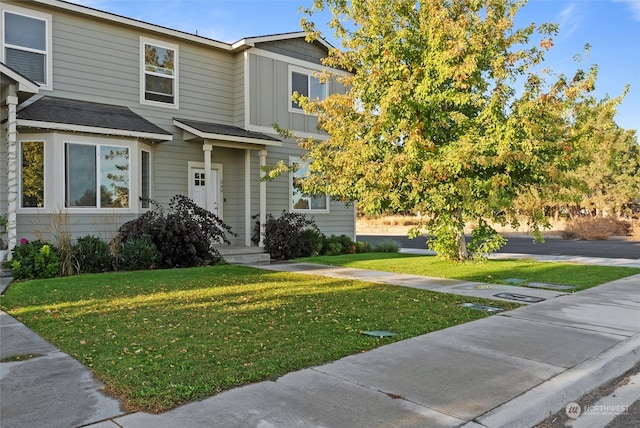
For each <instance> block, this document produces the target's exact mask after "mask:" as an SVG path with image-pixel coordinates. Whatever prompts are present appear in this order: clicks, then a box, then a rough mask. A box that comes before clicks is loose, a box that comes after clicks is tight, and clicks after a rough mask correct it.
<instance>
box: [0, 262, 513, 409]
mask: <svg viewBox="0 0 640 428" xmlns="http://www.w3.org/2000/svg"><path fill="white" fill-rule="evenodd" d="M388 256H389V255H386V257H388ZM400 260H402V259H397V261H400ZM408 260H409V259H407V261H408ZM514 275H515V273H514ZM461 302H475V303H481V304H489V305H492V306H499V307H502V308H505V309H512V308H515V307H517V306H518V305H517V304H515V303H507V302H497V301H487V300H483V299H477V298H469V297H460V296H454V295H448V294H441V293H434V292H429V291H423V290H416V289H411V288H405V287H395V286H388V285H379V284H372V283H366V282H357V281H347V280H338V279H329V278H324V277H316V276H309V275H305V274H290V273H278V272H270V271H264V270H260V269H252V268H248V267H241V266H232V265H221V266H213V267H204V268H192V269H176V270H156V271H143V272H121V273H110V274H99V275H80V276H74V277H66V278H56V279H47V280H37V281H28V282H17V283H14V284H12V285H11V286H10V288H9V289H8V290H7V294H6V296H4V297H2V308H3V310H5V311H7V312H9V313H10V314H11V315H13V316H14V317H16V318H17V319H19V320H20V321H22V322H23V323H25V324H26V325H27V326H29V327H30V328H32V329H33V330H35V331H36V332H38V333H39V334H41V335H42V336H44V337H45V338H46V339H47V340H49V341H50V342H52V343H53V344H54V345H56V346H58V347H59V348H60V349H62V350H63V351H64V352H66V353H68V354H70V355H72V356H73V357H75V358H76V359H78V360H79V361H80V362H82V363H83V364H85V365H86V366H88V367H90V368H91V369H92V370H93V371H94V372H95V373H96V375H97V376H98V377H99V378H100V379H101V380H102V381H104V382H105V384H106V385H107V391H108V392H109V393H111V394H113V395H116V396H118V397H119V398H121V399H122V400H123V402H124V403H125V405H126V407H127V408H128V409H129V410H146V411H151V412H157V411H165V410H168V409H170V408H172V407H174V406H176V405H179V404H181V403H184V402H187V401H192V400H198V399H203V398H205V397H208V396H211V395H213V394H216V393H218V392H220V391H222V390H225V389H228V388H232V387H234V386H238V385H242V384H246V383H250V382H257V381H261V380H265V379H270V378H274V377H277V376H280V375H282V374H284V373H287V372H290V371H293V370H298V369H301V368H304V367H310V366H314V365H318V364H322V363H325V362H328V361H333V360H336V359H339V358H341V357H344V356H346V355H350V354H354V353H358V352H362V351H365V350H368V349H372V348H375V347H377V346H380V345H383V344H386V343H390V342H391V341H395V340H402V339H407V338H409V337H413V336H417V335H420V334H424V333H428V332H430V331H434V330H439V329H443V328H446V327H450V326H453V325H456V324H460V323H464V322H467V321H471V320H474V319H478V318H481V317H484V316H487V314H486V313H485V312H481V311H477V310H473V309H467V308H462V307H459V306H457V304H459V303H461ZM363 330H390V331H393V332H396V333H398V335H397V336H395V337H392V338H386V339H379V338H372V337H368V336H364V335H362V334H361V331H363Z"/></svg>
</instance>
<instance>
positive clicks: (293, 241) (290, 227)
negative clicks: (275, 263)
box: [264, 211, 322, 260]
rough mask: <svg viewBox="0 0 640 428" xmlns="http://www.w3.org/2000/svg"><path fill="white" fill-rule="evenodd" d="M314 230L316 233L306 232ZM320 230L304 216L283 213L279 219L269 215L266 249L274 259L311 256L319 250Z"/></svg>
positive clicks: (266, 227)
mask: <svg viewBox="0 0 640 428" xmlns="http://www.w3.org/2000/svg"><path fill="white" fill-rule="evenodd" d="M307 230H314V231H315V232H316V233H312V232H306V231H307ZM319 236H322V234H321V233H320V229H318V226H316V224H315V222H314V221H313V219H308V218H306V217H305V216H304V214H300V213H291V212H286V211H283V212H282V215H281V216H280V217H278V218H275V217H273V216H272V215H271V214H268V215H267V222H266V225H265V236H264V249H265V251H267V252H268V253H269V254H271V258H272V259H276V260H289V259H295V258H296V257H302V256H303V255H311V252H312V251H314V249H316V248H317V245H318V240H319V239H320V238H319Z"/></svg>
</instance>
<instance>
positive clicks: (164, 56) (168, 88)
mask: <svg viewBox="0 0 640 428" xmlns="http://www.w3.org/2000/svg"><path fill="white" fill-rule="evenodd" d="M141 52H142V59H141V63H142V84H141V91H140V92H141V102H142V103H143V104H155V105H166V106H170V107H178V47H177V46H176V45H172V44H169V43H164V42H157V41H154V40H150V39H141Z"/></svg>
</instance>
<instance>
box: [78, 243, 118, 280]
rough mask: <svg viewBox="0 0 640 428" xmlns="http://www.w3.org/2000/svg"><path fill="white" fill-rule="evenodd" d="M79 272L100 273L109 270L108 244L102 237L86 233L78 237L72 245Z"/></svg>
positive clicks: (109, 254)
mask: <svg viewBox="0 0 640 428" xmlns="http://www.w3.org/2000/svg"><path fill="white" fill-rule="evenodd" d="M74 253H75V255H76V259H77V260H78V265H79V267H80V273H100V272H107V271H109V270H111V251H109V244H107V243H106V242H104V241H103V240H102V239H100V238H98V237H96V236H92V235H87V236H83V237H81V238H78V239H77V241H76V244H75V245H74Z"/></svg>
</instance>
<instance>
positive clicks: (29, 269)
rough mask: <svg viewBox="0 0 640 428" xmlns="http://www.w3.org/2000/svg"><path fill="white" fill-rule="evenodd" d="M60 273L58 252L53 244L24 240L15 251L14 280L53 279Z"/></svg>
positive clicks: (12, 271)
mask: <svg viewBox="0 0 640 428" xmlns="http://www.w3.org/2000/svg"><path fill="white" fill-rule="evenodd" d="M59 273H60V261H59V259H58V252H57V250H56V248H55V247H53V246H52V245H51V244H49V243H46V242H43V241H32V242H29V241H27V240H25V239H23V240H21V241H20V245H18V246H16V247H15V248H14V249H13V255H12V258H11V274H12V276H13V278H14V279H16V280H18V279H38V278H53V277H56V276H58V274H59Z"/></svg>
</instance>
